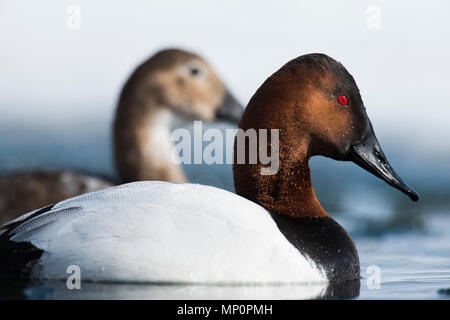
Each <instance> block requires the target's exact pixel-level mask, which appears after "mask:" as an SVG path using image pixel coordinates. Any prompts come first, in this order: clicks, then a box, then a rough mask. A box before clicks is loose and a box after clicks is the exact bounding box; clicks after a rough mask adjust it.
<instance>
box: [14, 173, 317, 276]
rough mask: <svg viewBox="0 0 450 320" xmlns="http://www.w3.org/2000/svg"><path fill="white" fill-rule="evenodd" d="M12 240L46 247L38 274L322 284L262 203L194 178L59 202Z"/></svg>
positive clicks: (125, 187) (21, 227)
mask: <svg viewBox="0 0 450 320" xmlns="http://www.w3.org/2000/svg"><path fill="white" fill-rule="evenodd" d="M13 233H14V235H13V236H12V238H11V240H13V241H29V242H31V243H32V244H33V245H35V246H36V247H39V248H41V249H43V250H44V254H43V255H42V257H41V259H40V263H39V266H38V267H36V268H35V274H34V275H35V276H36V277H45V278H49V279H66V278H67V277H68V274H66V269H67V267H68V266H70V265H77V266H79V267H80V269H81V277H82V280H93V281H146V282H147V281H149V282H196V283H274V282H280V283H286V282H290V283H293V282H309V283H311V282H323V281H326V276H325V275H324V272H323V271H322V270H320V269H319V268H318V267H317V266H316V265H315V264H314V262H312V261H310V260H309V259H308V258H307V257H304V256H302V255H301V254H300V253H299V251H298V250H297V249H295V247H294V246H293V245H292V244H291V243H290V242H289V241H288V240H287V239H286V238H285V237H284V236H283V235H282V233H281V232H280V231H279V230H278V227H277V226H276V224H275V222H274V221H273V220H272V218H271V216H270V214H269V213H268V212H267V211H266V210H265V209H264V208H262V207H261V206H259V205H257V204H255V203H253V202H251V201H249V200H247V199H245V198H243V197H240V196H238V195H235V194H233V193H231V192H228V191H225V190H222V189H218V188H214V187H209V186H203V185H196V184H177V183H168V182H136V183H131V184H126V185H121V186H118V187H113V188H108V189H104V190H100V191H96V192H92V193H88V194H85V195H81V196H78V197H75V198H72V199H69V200H65V201H62V202H60V203H58V204H56V205H55V206H54V207H53V208H52V210H50V211H49V212H46V213H44V214H42V215H39V216H37V217H34V218H32V219H30V220H28V221H26V222H24V223H22V224H21V225H19V226H18V227H17V228H16V229H15V230H14V231H13Z"/></svg>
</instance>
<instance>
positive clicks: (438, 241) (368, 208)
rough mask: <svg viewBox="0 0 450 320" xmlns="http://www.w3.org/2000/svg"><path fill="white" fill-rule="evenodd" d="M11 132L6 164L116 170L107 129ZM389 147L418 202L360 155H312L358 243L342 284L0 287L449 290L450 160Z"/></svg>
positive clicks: (219, 171)
mask: <svg viewBox="0 0 450 320" xmlns="http://www.w3.org/2000/svg"><path fill="white" fill-rule="evenodd" d="M7 132H8V133H9V134H10V136H6V135H5V134H3V135H2V137H1V138H0V170H1V171H3V172H8V171H11V170H14V169H17V168H24V167H30V166H34V167H63V168H81V169H86V170H90V171H99V172H100V173H102V174H111V173H112V169H111V161H110V160H109V152H110V151H109V145H108V143H107V141H108V136H107V135H103V136H102V135H98V134H95V135H93V136H90V135H89V134H86V136H85V137H84V136H82V137H80V138H79V139H78V140H66V138H67V137H64V136H62V137H59V138H58V137H54V136H50V137H45V138H42V137H40V138H39V139H38V138H36V141H33V140H29V139H28V138H26V139H25V138H24V137H22V138H21V136H20V134H19V133H18V134H12V133H11V132H12V131H7ZM3 133H4V132H3ZM22 134H23V132H22ZM58 139H59V140H58ZM67 141H69V142H67ZM99 146H101V147H99ZM389 149H390V148H389V145H388V146H387V148H386V146H385V152H386V154H387V155H388V156H389V155H390V158H391V163H392V165H393V166H394V167H397V168H398V171H399V173H400V174H401V175H402V176H403V177H404V178H405V180H407V181H408V182H410V183H411V185H413V186H414V187H416V189H417V191H419V193H420V194H421V196H422V198H421V200H420V201H419V202H418V203H412V202H410V201H409V200H408V198H407V197H405V196H403V195H402V194H400V193H399V192H397V191H396V190H393V189H391V188H390V187H388V186H386V185H384V184H383V183H382V182H379V181H377V180H376V179H375V178H372V177H371V176H370V175H368V174H366V173H364V172H363V171H362V170H361V169H360V168H356V166H354V165H352V164H345V163H337V162H334V161H331V160H326V159H317V160H314V161H313V163H312V176H313V183H314V185H315V189H316V191H317V193H318V197H319V199H320V201H321V203H322V204H323V206H324V207H325V208H326V209H327V211H328V212H329V213H330V215H331V216H333V217H334V218H335V219H336V220H337V221H338V222H339V223H341V224H342V225H343V226H344V227H345V228H346V230H347V231H348V232H349V233H350V235H351V236H352V238H353V240H354V241H355V243H356V246H357V248H358V252H359V255H360V260H361V280H360V281H359V282H358V281H356V282H354V283H350V284H345V285H339V286H334V287H328V286H326V285H321V284H310V285H278V286H206V285H155V284H153V285H150V284H113V283H82V289H81V290H68V289H67V287H66V284H65V283H64V282H59V281H58V282H45V283H40V284H32V285H29V284H26V285H23V284H19V283H17V282H14V283H7V284H6V283H3V284H2V285H1V287H0V295H1V297H2V298H28V299H72V298H75V299H109V298H112V299H197V298H201V299H305V298H356V299H449V298H450V293H449V291H450V200H449V199H450V196H449V194H450V178H449V177H448V176H449V172H450V170H448V169H449V167H450V166H447V164H445V163H444V164H442V163H434V164H433V165H424V164H423V163H421V162H420V161H422V160H423V159H419V160H417V159H418V158H419V157H415V158H414V157H410V159H411V158H412V159H413V160H412V161H411V160H408V161H405V158H404V157H402V156H399V155H397V154H395V148H394V147H392V148H391V150H389ZM414 159H416V160H414ZM423 161H424V160H423ZM185 170H186V172H187V174H188V176H189V178H190V179H191V181H193V182H200V183H204V184H211V185H215V186H218V187H221V188H226V189H232V177H231V168H230V166H213V167H206V166H185ZM376 279H379V280H380V282H379V285H378V284H377V281H376Z"/></svg>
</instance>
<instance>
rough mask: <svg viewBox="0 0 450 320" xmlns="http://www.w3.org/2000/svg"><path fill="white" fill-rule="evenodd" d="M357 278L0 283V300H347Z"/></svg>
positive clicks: (355, 289)
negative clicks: (250, 282)
mask: <svg viewBox="0 0 450 320" xmlns="http://www.w3.org/2000/svg"><path fill="white" fill-rule="evenodd" d="M359 288H360V281H359V280H357V281H346V282H343V283H332V284H325V283H324V284H318V283H316V284H302V285H300V284H296V285H294V284H289V285H253V286H244V285H178V284H170V285H167V284H166V285H164V284H124V283H118V284H117V283H116V284H115V283H92V282H88V283H83V284H82V287H81V289H80V290H69V289H67V286H66V283H65V282H64V281H46V282H41V283H38V284H36V283H35V284H29V283H28V284H27V283H25V282H23V283H21V284H20V285H19V284H18V283H17V281H14V280H11V281H9V283H5V284H4V285H2V287H1V289H0V298H2V299H127V300H130V299H131V300H139V299H153V300H159V299H163V300H167V299H168V300H181V299H188V300H191V299H192V300H195V299H205V300H208V299H209V300H221V299H224V300H229V299H239V300H241V299H242V300H248V299H263V300H267V299H348V298H354V297H357V296H358V295H359Z"/></svg>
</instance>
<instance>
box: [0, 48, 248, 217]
mask: <svg viewBox="0 0 450 320" xmlns="http://www.w3.org/2000/svg"><path fill="white" fill-rule="evenodd" d="M243 110H244V108H243V107H242V105H241V104H239V103H238V102H237V100H236V99H235V98H234V97H233V96H232V95H231V93H230V92H229V91H228V90H227V89H226V88H225V86H224V85H223V84H222V82H221V80H220V79H219V77H218V76H217V75H216V73H215V72H214V70H213V69H212V68H211V67H210V66H209V64H208V63H207V62H206V61H205V60H204V59H202V58H201V57H200V56H198V55H196V54H194V53H191V52H187V51H183V50H179V49H166V50H162V51H160V52H158V53H156V54H155V55H153V56H152V57H151V58H149V59H148V60H147V61H145V62H144V63H142V64H141V65H140V66H139V67H138V68H137V69H136V70H135V71H134V72H133V73H132V75H131V76H130V77H129V79H128V81H127V82H126V84H125V85H124V87H123V90H122V93H121V95H120V98H119V102H118V106H117V108H116V113H115V119H114V124H113V148H114V163H115V166H116V172H117V178H107V177H100V176H93V175H90V174H85V173H81V172H76V171H68V170H46V171H43V170H37V171H36V170H33V171H21V172H13V173H9V174H4V175H2V176H0V224H3V223H6V222H7V221H10V220H11V219H14V218H16V217H17V216H18V215H20V214H23V213H24V212H27V211H31V210H33V209H34V208H39V207H43V206H46V205H48V204H50V203H56V202H59V201H61V200H64V199H67V198H70V197H73V196H76V195H79V194H82V193H87V192H92V191H95V190H99V189H103V188H106V187H111V186H113V185H116V184H117V183H125V182H131V181H140V180H163V181H173V182H187V178H186V176H185V174H184V172H183V170H182V169H181V167H180V166H179V165H177V164H175V163H174V162H173V161H171V158H170V151H171V148H172V141H171V140H170V132H171V130H172V129H175V128H176V127H177V126H182V125H183V124H187V123H188V122H192V121H193V120H203V121H218V120H223V121H228V122H231V123H233V124H236V125H237V124H238V122H239V120H240V118H241V115H242V112H243Z"/></svg>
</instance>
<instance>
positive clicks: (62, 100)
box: [0, 0, 450, 156]
mask: <svg viewBox="0 0 450 320" xmlns="http://www.w3.org/2000/svg"><path fill="white" fill-rule="evenodd" d="M70 5H77V6H79V7H80V9H81V28H80V29H79V30H68V28H67V26H66V23H67V19H68V14H67V12H66V10H67V8H68V7H69V6H70ZM373 5H375V6H378V8H379V9H380V13H381V15H380V29H379V30H376V29H370V28H368V27H367V21H368V19H370V17H369V14H368V13H367V9H368V7H369V6H373ZM449 14H450V2H449V1H444V0H442V1H437V0H431V1H430V0H427V1H380V0H370V1H368V0H354V1H332V0H330V1H308V2H306V1H298V0H296V1H241V0H234V1H220V2H219V1H210V0H197V1H195V0H190V1H158V2H156V1H106V0H85V1H81V0H80V1H76V0H73V1H62V0H51V1H50V0H46V1H30V0H21V1H16V0H0V39H1V44H0V125H1V123H8V124H9V125H11V124H15V123H17V124H21V125H23V124H26V125H30V126H33V125H36V126H46V127H50V128H51V127H55V128H56V127H58V126H67V124H79V123H83V122H84V121H90V122H92V121H94V123H95V121H97V120H98V123H99V124H100V123H102V127H104V123H106V122H109V121H110V120H111V117H112V114H113V110H114V107H115V104H116V100H117V97H118V94H119V92H120V89H121V86H122V84H123V83H124V81H125V80H126V78H127V77H128V76H129V74H130V73H131V72H132V70H133V69H134V68H135V67H136V66H137V65H138V64H139V63H140V62H142V61H143V60H145V59H146V58H147V57H149V56H150V55H151V54H153V53H154V52H155V51H157V50H159V49H162V48H165V47H173V46H175V47H181V48H185V49H189V50H193V51H195V52H197V53H199V54H200V55H203V56H204V57H206V59H207V60H208V61H209V62H210V63H211V64H212V65H213V66H214V67H215V69H216V70H217V72H218V73H219V75H220V76H221V77H222V78H223V79H224V81H225V83H226V84H227V85H228V87H229V88H230V89H231V90H232V91H233V92H234V93H235V95H236V96H237V97H238V98H239V99H240V100H241V101H242V102H243V103H245V104H246V103H247V102H248V100H249V98H250V97H251V95H252V94H253V93H254V92H255V90H256V89H257V88H258V87H259V86H260V85H261V83H262V82H263V81H264V80H265V79H266V78H267V77H268V76H269V75H270V74H271V73H273V72H274V71H276V70H277V69H278V68H279V67H280V66H281V65H283V64H284V63H286V62H287V61H288V60H290V59H292V58H295V57H296V56H299V55H301V54H305V53H311V52H322V53H326V54H328V55H330V56H332V57H334V58H335V59H337V60H339V61H341V62H342V63H343V64H344V65H345V66H346V67H347V69H348V70H349V71H350V73H352V74H353V76H354V77H355V79H356V81H357V83H358V85H359V88H360V90H361V94H362V97H363V99H364V101H365V105H366V107H367V110H368V114H369V116H370V117H371V119H372V122H373V124H374V126H375V130H376V131H377V134H378V136H379V138H380V140H385V141H386V140H390V139H393V138H395V139H397V138H398V139H400V140H398V141H402V142H403V144H402V147H404V148H410V149H415V150H416V151H420V150H421V148H424V147H427V148H432V149H433V150H436V151H439V152H443V154H445V155H448V156H450V125H449V124H450V121H449V120H450V109H449V107H450V96H449V91H450V81H449V75H450V60H449V57H450V43H449V39H450V19H449Z"/></svg>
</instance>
